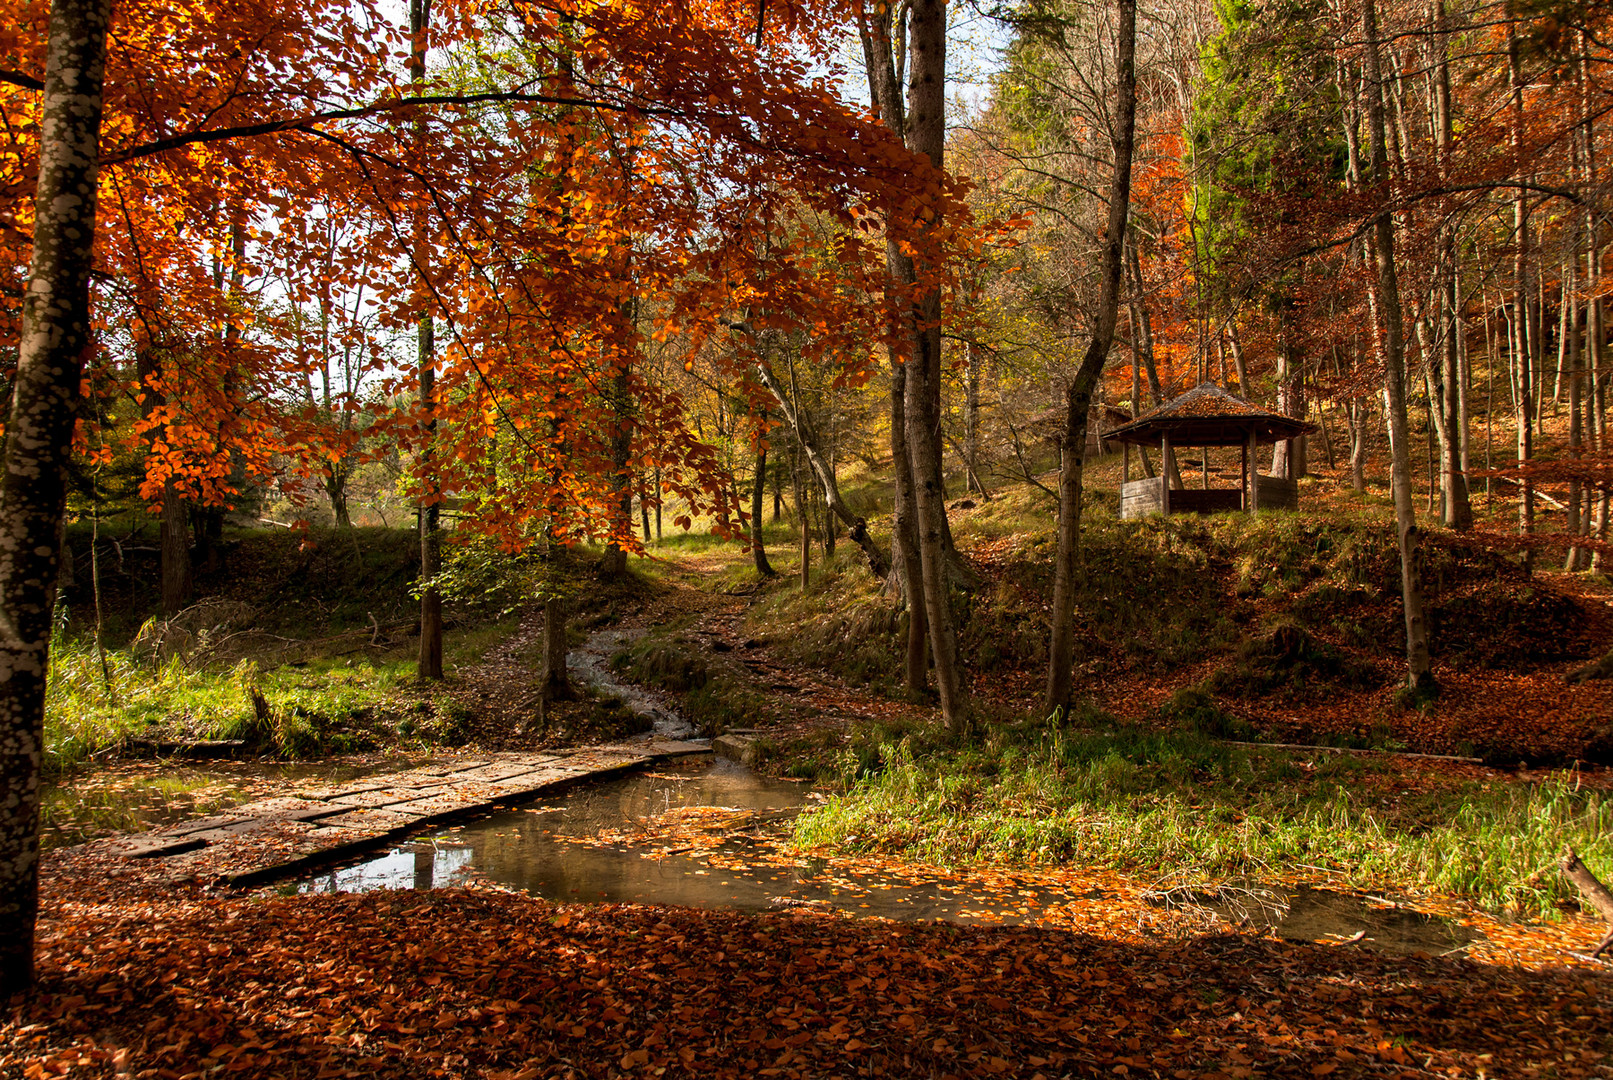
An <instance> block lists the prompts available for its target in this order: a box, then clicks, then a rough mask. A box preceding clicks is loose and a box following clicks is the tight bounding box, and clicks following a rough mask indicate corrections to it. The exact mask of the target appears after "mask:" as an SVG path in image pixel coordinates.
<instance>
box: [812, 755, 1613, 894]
mask: <svg viewBox="0 0 1613 1080" xmlns="http://www.w3.org/2000/svg"><path fill="white" fill-rule="evenodd" d="M843 755H844V756H843V761H842V763H841V768H842V773H843V774H844V775H845V776H846V777H847V783H848V789H847V790H846V792H845V793H844V794H842V795H840V796H838V797H836V798H834V799H832V800H831V801H830V802H829V803H828V804H827V805H826V806H825V807H823V808H822V809H820V810H818V811H817V812H815V813H811V814H807V815H804V816H803V817H802V818H801V819H800V820H799V822H798V824H797V829H796V839H797V842H798V843H799V844H801V845H802V846H804V847H819V846H823V847H830V848H835V849H839V850H842V851H854V852H880V853H885V854H897V855H901V856H903V857H906V858H913V859H919V860H923V861H929V862H938V863H943V864H963V863H970V862H977V861H982V860H986V861H992V860H1000V861H1007V862H1029V863H1044V864H1045V863H1052V864H1056V863H1065V862H1071V863H1079V864H1081V865H1097V866H1105V867H1110V868H1114V869H1119V870H1126V871H1130V872H1133V873H1141V874H1160V875H1163V874H1167V873H1170V874H1174V875H1177V876H1188V877H1198V878H1200V879H1202V880H1206V881H1208V880H1212V879H1224V878H1232V877H1266V878H1276V879H1295V878H1299V879H1306V878H1309V879H1312V880H1315V879H1323V880H1328V881H1332V882H1335V883H1337V882H1347V883H1348V884H1350V885H1352V886H1355V887H1361V888H1378V889H1395V890H1408V891H1419V890H1430V891H1437V892H1443V893H1452V894H1456V895H1459V896H1462V897H1466V898H1468V899H1470V900H1471V901H1472V902H1474V903H1476V904H1478V905H1480V906H1481V907H1484V908H1486V909H1489V910H1492V911H1496V912H1502V913H1509V914H1516V915H1520V916H1524V917H1530V918H1540V917H1545V918H1552V917H1554V916H1555V914H1556V913H1557V911H1558V905H1559V904H1562V903H1564V902H1566V901H1569V900H1571V899H1573V898H1574V892H1573V889H1572V887H1571V886H1570V885H1569V884H1568V883H1567V882H1565V881H1564V880H1563V878H1562V875H1560V874H1558V873H1556V872H1555V861H1556V859H1557V858H1558V857H1559V856H1560V855H1561V853H1562V851H1563V849H1564V847H1566V846H1571V847H1574V848H1575V849H1576V850H1578V851H1579V852H1580V854H1581V855H1582V856H1583V857H1584V858H1585V859H1586V860H1587V862H1589V863H1590V864H1591V865H1593V866H1596V867H1599V868H1613V802H1610V801H1609V799H1608V798H1607V797H1606V795H1605V794H1603V793H1601V792H1599V791H1595V790H1589V789H1584V788H1582V787H1580V786H1579V785H1578V783H1577V782H1576V781H1577V778H1576V777H1575V776H1574V775H1573V774H1571V773H1558V774H1554V775H1553V776H1552V777H1551V778H1550V779H1548V780H1545V781H1542V782H1539V783H1534V784H1502V783H1497V784H1483V785H1481V784H1477V783H1456V782H1452V783H1450V784H1448V785H1446V786H1443V787H1438V788H1434V789H1432V790H1427V791H1423V792H1422V793H1420V794H1416V795H1408V794H1406V793H1404V792H1400V791H1396V790H1394V789H1393V788H1392V787H1391V786H1390V785H1387V784H1384V783H1380V782H1378V781H1380V780H1383V779H1387V776H1386V775H1385V774H1386V773H1387V771H1388V769H1389V768H1391V766H1388V765H1385V764H1381V763H1377V762H1366V761H1362V760H1360V759H1356V758H1351V757H1347V756H1340V755H1324V756H1321V757H1319V758H1313V759H1309V760H1307V759H1304V758H1300V757H1296V756H1295V755H1292V754H1289V753H1284V752H1279V751H1250V750H1246V749H1243V748H1239V747H1232V746H1227V745H1225V744H1218V743H1215V742H1213V741H1210V740H1206V739H1202V738H1199V737H1197V736H1192V735H1161V734H1153V733H1143V732H1135V731H1129V730H1121V731H1118V732H1113V733H1104V734H1092V733H1079V732H1061V731H1058V730H1054V731H1052V732H1050V733H1044V734H1041V735H1039V736H1038V737H1037V738H1035V739H1034V740H1027V741H1013V740H1005V739H995V740H988V741H987V743H986V744H985V745H981V746H976V747H972V748H968V749H956V748H947V747H945V746H939V745H934V744H929V745H926V744H925V743H923V742H922V741H918V742H915V740H914V738H913V737H911V736H910V737H907V738H904V739H903V740H901V741H898V742H886V743H883V744H882V745H878V746H872V745H868V744H867V743H864V744H862V745H860V746H859V745H854V746H853V747H851V748H848V749H847V750H845V751H843Z"/></svg>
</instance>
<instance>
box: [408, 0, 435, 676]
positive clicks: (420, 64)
mask: <svg viewBox="0 0 1613 1080" xmlns="http://www.w3.org/2000/svg"><path fill="white" fill-rule="evenodd" d="M430 26H431V0H409V33H410V36H411V39H412V45H411V48H410V52H409V81H410V82H411V83H413V84H414V85H415V86H420V85H421V84H423V83H424V82H425V80H426V33H427V31H428V29H429V28H430ZM419 124H420V127H419V138H420V141H421V144H422V152H423V147H424V142H425V126H424V125H425V121H424V120H421V121H420V122H419ZM425 213H426V211H424V210H421V211H420V214H421V216H420V218H419V220H418V222H417V224H416V226H415V252H414V258H415V272H416V273H417V274H419V275H420V277H421V288H420V291H421V296H422V309H421V313H420V323H419V330H418V338H417V341H418V352H419V356H418V361H419V372H420V413H421V415H422V417H423V418H424V420H425V441H424V444H423V445H422V447H421V451H420V475H421V479H422V480H423V481H424V483H425V487H426V491H425V495H424V497H423V498H422V499H421V503H420V584H421V589H420V654H419V657H418V660H417V662H416V670H417V672H418V674H419V677H420V678H422V679H441V678H442V676H443V668H442V594H441V593H440V592H439V591H438V590H437V587H436V585H435V584H433V579H435V578H436V576H437V570H438V568H439V566H440V565H441V562H442V534H441V532H440V526H441V520H442V495H441V492H440V491H439V490H438V488H437V483H436V476H435V470H436V463H435V462H434V461H433V457H434V453H435V446H434V443H435V442H436V438H437V340H436V325H435V323H434V322H433V319H432V314H431V291H430V278H429V266H430V262H431V249H430V241H429V239H428V238H427V230H426V219H425Z"/></svg>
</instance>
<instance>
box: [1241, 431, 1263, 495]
mask: <svg viewBox="0 0 1613 1080" xmlns="http://www.w3.org/2000/svg"><path fill="white" fill-rule="evenodd" d="M1255 439H1256V435H1255V432H1254V431H1253V430H1252V429H1251V430H1250V432H1249V442H1248V445H1247V447H1246V449H1245V451H1244V456H1245V457H1247V458H1248V461H1249V467H1248V468H1247V469H1245V470H1244V474H1245V475H1246V476H1247V477H1248V479H1249V500H1248V502H1249V512H1250V513H1251V514H1257V513H1259V512H1260V444H1259V443H1258V442H1256V441H1255Z"/></svg>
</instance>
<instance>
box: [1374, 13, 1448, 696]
mask: <svg viewBox="0 0 1613 1080" xmlns="http://www.w3.org/2000/svg"><path fill="white" fill-rule="evenodd" d="M1361 21H1362V31H1363V36H1364V38H1365V58H1366V69H1367V70H1366V83H1367V115H1368V126H1369V127H1370V129H1371V136H1372V162H1371V164H1372V176H1373V179H1374V180H1377V181H1380V182H1381V181H1382V180H1384V179H1386V178H1387V177H1388V150H1387V147H1386V141H1387V140H1386V136H1385V130H1384V110H1383V72H1382V67H1381V65H1380V63H1379V58H1378V48H1379V45H1378V11H1377V5H1376V0H1362V3H1361ZM1372 239H1373V250H1374V254H1375V255H1376V256H1377V259H1376V261H1377V264H1378V267H1377V270H1378V275H1377V283H1376V284H1377V287H1378V294H1379V295H1378V310H1379V311H1381V312H1382V313H1383V321H1384V331H1385V333H1384V344H1383V350H1384V398H1385V402H1386V405H1387V408H1388V413H1389V415H1388V417H1387V418H1386V419H1387V421H1388V427H1389V450H1390V456H1391V463H1392V465H1391V470H1390V471H1391V477H1392V484H1393V489H1394V499H1395V522H1396V527H1397V532H1398V536H1399V540H1400V589H1401V598H1402V600H1403V602H1404V605H1405V616H1406V661H1407V669H1408V675H1409V680H1408V681H1409V686H1410V689H1411V691H1412V692H1413V693H1414V694H1416V695H1418V696H1428V695H1432V694H1434V693H1437V692H1438V689H1439V687H1438V684H1437V683H1436V682H1435V681H1434V673H1433V670H1432V668H1431V666H1430V662H1429V654H1428V623H1427V620H1426V619H1425V617H1424V615H1423V590H1422V580H1421V578H1420V566H1419V562H1420V555H1421V546H1422V538H1421V530H1420V529H1419V528H1418V527H1417V512H1416V510H1415V508H1413V506H1412V502H1411V462H1410V460H1409V458H1410V449H1411V447H1410V433H1409V432H1408V430H1407V424H1406V388H1405V340H1406V336H1405V321H1404V317H1403V315H1402V312H1401V306H1400V281H1399V277H1398V275H1397V273H1396V269H1395V238H1394V222H1393V221H1392V220H1391V214H1390V211H1389V210H1388V208H1387V207H1385V208H1383V209H1382V210H1380V211H1379V213H1378V215H1377V218H1376V220H1375V221H1374V222H1373V230H1372Z"/></svg>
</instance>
